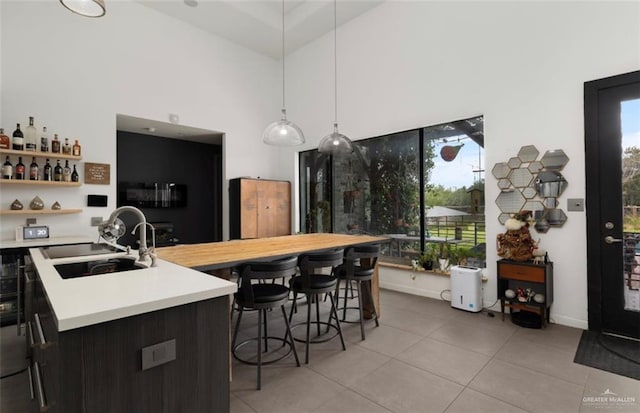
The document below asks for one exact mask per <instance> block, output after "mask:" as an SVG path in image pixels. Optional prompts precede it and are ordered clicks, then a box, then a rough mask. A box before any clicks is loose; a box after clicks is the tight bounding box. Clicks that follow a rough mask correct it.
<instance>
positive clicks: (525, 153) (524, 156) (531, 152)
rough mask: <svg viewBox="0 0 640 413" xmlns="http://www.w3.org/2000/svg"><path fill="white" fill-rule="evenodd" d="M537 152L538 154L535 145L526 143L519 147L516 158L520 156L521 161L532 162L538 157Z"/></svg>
mask: <svg viewBox="0 0 640 413" xmlns="http://www.w3.org/2000/svg"><path fill="white" fill-rule="evenodd" d="M538 154H540V152H538V149H536V147H535V146H533V145H528V146H523V147H522V148H520V150H519V151H518V158H520V160H521V161H522V162H533V161H535V160H536V158H537V157H538Z"/></svg>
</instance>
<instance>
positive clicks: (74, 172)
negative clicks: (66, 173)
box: [71, 165, 80, 182]
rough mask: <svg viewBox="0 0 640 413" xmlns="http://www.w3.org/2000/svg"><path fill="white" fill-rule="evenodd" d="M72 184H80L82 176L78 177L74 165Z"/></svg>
mask: <svg viewBox="0 0 640 413" xmlns="http://www.w3.org/2000/svg"><path fill="white" fill-rule="evenodd" d="M71 182H80V175H78V171H77V170H76V166H75V165H73V172H71Z"/></svg>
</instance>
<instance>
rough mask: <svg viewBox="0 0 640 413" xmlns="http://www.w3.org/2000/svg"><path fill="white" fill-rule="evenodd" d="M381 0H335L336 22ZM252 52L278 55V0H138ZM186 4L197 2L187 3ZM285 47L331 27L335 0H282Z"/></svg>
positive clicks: (292, 48)
mask: <svg viewBox="0 0 640 413" xmlns="http://www.w3.org/2000/svg"><path fill="white" fill-rule="evenodd" d="M383 1H384V0H337V11H336V14H337V24H338V26H340V25H342V24H344V23H346V22H348V21H349V20H351V19H353V18H354V17H357V16H359V15H361V14H363V13H365V12H367V11H368V10H370V9H372V8H374V7H376V6H377V5H379V4H380V3H382V2H383ZM136 2H137V3H140V4H142V5H144V6H146V7H149V8H151V9H154V10H156V11H158V12H160V13H163V14H166V15H168V16H171V17H174V18H176V19H179V20H182V21H184V22H186V23H188V24H191V25H193V26H196V27H198V28H200V29H202V30H204V31H207V32H209V33H212V34H214V35H217V36H220V37H223V38H225V39H227V40H230V41H232V42H234V43H237V44H239V45H242V46H245V47H247V48H249V49H251V50H253V51H255V52H258V53H261V54H264V55H266V56H270V57H272V58H274V59H279V58H280V56H281V55H282V1H281V0H136ZM189 4H195V6H190V5H189ZM284 8H285V52H286V53H291V52H293V51H295V50H296V49H298V48H300V47H302V46H304V45H306V44H307V43H309V42H311V41H313V40H315V39H317V38H319V37H321V36H323V35H324V34H326V33H329V32H330V31H332V30H333V10H334V8H333V1H331V0H285V1H284Z"/></svg>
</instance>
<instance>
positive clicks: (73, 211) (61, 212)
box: [0, 209, 82, 215]
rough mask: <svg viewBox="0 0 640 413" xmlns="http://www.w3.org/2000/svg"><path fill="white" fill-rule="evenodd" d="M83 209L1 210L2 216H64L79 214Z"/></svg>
mask: <svg viewBox="0 0 640 413" xmlns="http://www.w3.org/2000/svg"><path fill="white" fill-rule="evenodd" d="M80 212H82V209H18V210H13V209H8V210H1V211H0V215H53V214H58V215H64V214H79V213H80Z"/></svg>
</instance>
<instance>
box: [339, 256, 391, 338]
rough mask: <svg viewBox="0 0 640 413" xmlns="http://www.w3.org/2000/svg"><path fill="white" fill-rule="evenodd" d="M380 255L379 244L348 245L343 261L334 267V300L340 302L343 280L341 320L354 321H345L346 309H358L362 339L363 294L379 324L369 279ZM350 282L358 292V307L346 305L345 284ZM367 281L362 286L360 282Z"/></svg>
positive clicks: (348, 284)
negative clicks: (354, 284) (335, 278)
mask: <svg viewBox="0 0 640 413" xmlns="http://www.w3.org/2000/svg"><path fill="white" fill-rule="evenodd" d="M379 256H380V246H379V245H357V246H353V247H349V248H347V249H346V250H345V253H344V263H343V264H342V265H340V266H339V267H338V268H337V269H336V276H337V277H338V282H337V283H336V294H335V295H336V302H338V304H339V303H340V281H342V280H344V281H345V284H346V286H345V292H344V304H343V307H341V308H339V309H342V320H341V321H343V322H347V323H349V322H354V321H347V320H346V316H347V310H348V309H353V310H355V309H358V311H359V313H360V335H361V336H362V340H364V317H363V314H362V309H363V305H362V302H363V294H367V298H369V300H370V302H371V307H372V308H373V316H374V319H375V322H376V327H379V326H380V323H379V322H378V313H377V311H376V306H375V303H374V302H373V294H372V293H371V279H372V278H373V273H374V270H375V267H376V263H377V262H378V257H379ZM352 282H355V283H356V286H357V293H358V307H348V306H347V288H346V287H347V286H350V284H351V283H352ZM363 282H367V285H365V287H364V288H362V283H363Z"/></svg>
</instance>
